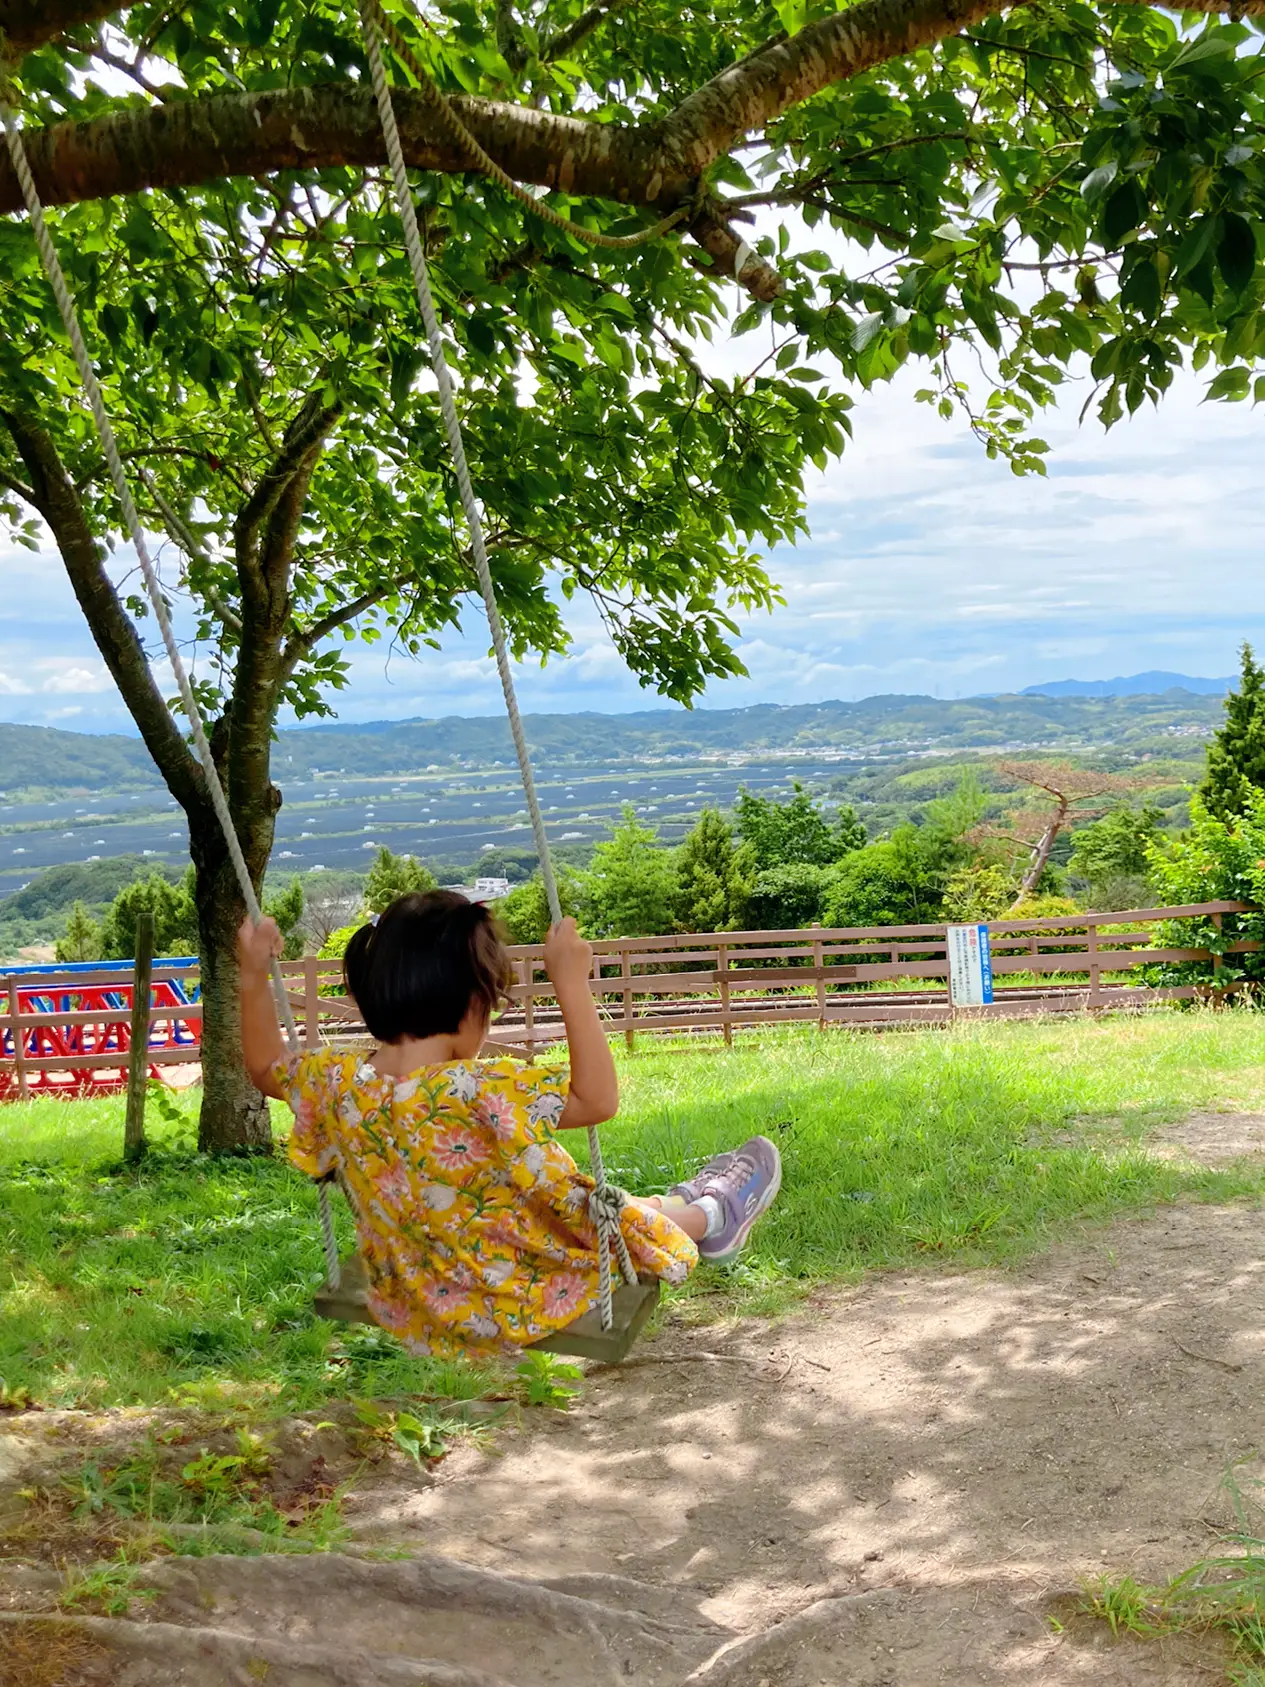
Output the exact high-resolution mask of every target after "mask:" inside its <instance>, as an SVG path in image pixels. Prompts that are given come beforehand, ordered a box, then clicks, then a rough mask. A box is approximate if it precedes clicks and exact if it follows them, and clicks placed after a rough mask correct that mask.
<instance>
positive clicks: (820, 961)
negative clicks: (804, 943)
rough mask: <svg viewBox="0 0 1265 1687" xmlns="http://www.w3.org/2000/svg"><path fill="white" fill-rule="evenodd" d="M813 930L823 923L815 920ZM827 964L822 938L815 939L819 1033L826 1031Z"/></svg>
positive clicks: (814, 953)
mask: <svg viewBox="0 0 1265 1687" xmlns="http://www.w3.org/2000/svg"><path fill="white" fill-rule="evenodd" d="M813 930H814V931H820V930H821V921H820V920H814V921H813ZM893 953H894V951H893ZM825 964H826V958H825V955H824V954H823V952H822V947H821V938H820V937H814V938H813V971H814V973H815V974H816V975H817V1029H818V1030H819V1031H824V1030H825V1029H826V981H825V979H824V978H823V977H822V975H821V974H822V968H823V967H824V966H825Z"/></svg>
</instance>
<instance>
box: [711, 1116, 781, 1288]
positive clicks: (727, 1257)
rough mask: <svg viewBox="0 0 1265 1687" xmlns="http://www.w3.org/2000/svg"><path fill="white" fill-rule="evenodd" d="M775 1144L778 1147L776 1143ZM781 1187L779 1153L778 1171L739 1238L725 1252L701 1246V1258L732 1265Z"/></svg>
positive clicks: (779, 1157) (744, 1223) (779, 1159)
mask: <svg viewBox="0 0 1265 1687" xmlns="http://www.w3.org/2000/svg"><path fill="white" fill-rule="evenodd" d="M765 1140H766V1141H767V1140H768V1138H767V1137H766V1138H765ZM773 1146H774V1147H775V1148H776V1144H774V1145H773ZM781 1187H782V1156H781V1155H780V1154H779V1155H778V1157H777V1172H776V1173H775V1175H774V1177H773V1180H772V1182H771V1183H770V1184H769V1187H768V1188H767V1189H766V1190H765V1192H764V1195H763V1198H762V1199H761V1201H760V1205H759V1206H758V1207H757V1208H756V1210H755V1211H754V1212H753V1213H752V1214H751V1217H750V1218H748V1219H746V1220H744V1222H743V1224H742V1226H741V1228H740V1229H739V1231H738V1238H737V1240H736V1241H735V1242H734V1243H733V1244H732V1245H731V1246H730V1247H728V1248H726V1249H725V1251H724V1253H723V1254H705V1253H704V1252H703V1250H702V1248H701V1247H700V1248H699V1250H698V1257H699V1259H701V1260H702V1261H703V1263H704V1264H705V1265H732V1264H733V1262H734V1261H735V1260H736V1259H737V1257H738V1255H739V1254H740V1253H741V1252H742V1250H743V1249H744V1248H745V1247H746V1245H747V1239H748V1237H749V1236H750V1235H751V1232H752V1230H754V1228H755V1227H756V1225H757V1224H758V1223H759V1222H760V1220H761V1219H762V1218H763V1217H764V1215H765V1213H767V1212H768V1210H769V1208H770V1207H771V1206H772V1205H773V1203H774V1201H776V1200H777V1196H778V1191H779V1190H780V1189H781Z"/></svg>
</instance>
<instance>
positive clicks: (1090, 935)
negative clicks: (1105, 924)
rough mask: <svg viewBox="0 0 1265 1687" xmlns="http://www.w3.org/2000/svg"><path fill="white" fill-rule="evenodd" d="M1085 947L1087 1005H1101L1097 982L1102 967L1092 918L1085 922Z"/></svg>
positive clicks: (1100, 976) (1096, 931) (1098, 981)
mask: <svg viewBox="0 0 1265 1687" xmlns="http://www.w3.org/2000/svg"><path fill="white" fill-rule="evenodd" d="M1085 948H1086V951H1087V953H1088V956H1089V1005H1090V1007H1091V1008H1096V1007H1101V1006H1102V992H1101V990H1100V988H1099V983H1100V980H1101V978H1102V968H1101V967H1100V966H1099V964H1098V927H1097V926H1096V925H1095V924H1094V922H1093V920H1092V919H1091V920H1087V921H1086V923H1085Z"/></svg>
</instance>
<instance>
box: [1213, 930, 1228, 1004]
mask: <svg viewBox="0 0 1265 1687" xmlns="http://www.w3.org/2000/svg"><path fill="white" fill-rule="evenodd" d="M1221 922H1222V916H1221V915H1220V914H1213V915H1212V923H1213V925H1214V926H1216V928H1217V930H1218V931H1221V929H1222V924H1221ZM1224 965H1225V956H1224V955H1214V956H1213V957H1212V1005H1213V1007H1220V1006H1221V1003H1222V1002H1223V1001H1224V1000H1225V992H1224V991H1223V990H1222V989H1221V988H1220V986H1219V985H1218V984H1217V974H1218V973H1219V972H1220V971H1221V968H1222V967H1223V966H1224Z"/></svg>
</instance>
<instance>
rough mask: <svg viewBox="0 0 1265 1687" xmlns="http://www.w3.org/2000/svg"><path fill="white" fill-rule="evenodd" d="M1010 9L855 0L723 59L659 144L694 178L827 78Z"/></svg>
mask: <svg viewBox="0 0 1265 1687" xmlns="http://www.w3.org/2000/svg"><path fill="white" fill-rule="evenodd" d="M1025 3H1027V0H1019V4H1025ZM1114 3H1115V4H1124V5H1135V4H1145V3H1146V0H1114ZM1015 9H1017V7H1016V6H1014V5H1007V3H1006V0H858V4H856V5H854V6H847V7H845V8H844V9H843V10H842V11H839V12H835V13H833V14H832V15H831V16H829V17H827V18H823V19H821V20H820V21H819V22H816V23H811V24H809V25H808V26H807V27H806V28H804V29H801V30H800V31H799V32H798V33H797V34H795V35H792V36H791V37H790V38H789V39H788V40H786V41H783V42H781V43H780V44H778V45H776V46H770V47H768V48H766V49H764V50H762V51H760V52H758V53H757V54H755V55H754V56H753V57H752V58H749V59H747V60H745V61H744V62H742V63H740V64H736V65H730V66H728V67H727V68H726V69H725V70H723V71H721V73H720V74H719V75H718V76H714V77H713V78H712V80H711V81H710V82H707V83H705V84H704V85H703V87H701V88H699V89H697V90H696V91H695V92H694V93H692V94H690V95H688V96H687V97H686V98H685V99H684V100H682V102H681V104H680V105H679V106H678V107H677V108H676V110H675V111H674V112H673V113H672V114H671V116H670V117H669V118H668V119H667V120H666V122H665V123H664V124H663V126H662V132H663V139H664V146H665V150H666V151H667V152H668V153H669V154H670V156H671V157H672V159H673V162H674V164H675V165H676V167H677V169H678V170H679V171H680V172H681V173H682V174H683V175H684V176H685V177H686V178H687V179H693V178H695V177H697V176H699V175H701V174H702V173H703V171H704V170H706V169H707V168H708V166H709V165H711V164H713V163H715V161H716V160H717V159H718V158H720V157H722V156H723V155H724V154H725V153H727V152H729V151H731V150H732V149H733V147H734V146H735V145H737V144H738V142H740V141H741V140H742V139H743V138H744V137H745V136H747V135H749V134H751V133H752V132H754V131H759V130H762V129H764V128H765V127H767V125H768V124H770V123H771V122H773V121H774V119H775V118H777V117H780V116H781V115H782V113H783V112H784V111H787V110H789V108H790V107H791V106H795V105H800V104H802V102H803V101H804V100H807V99H810V98H811V97H812V95H814V94H816V93H820V92H821V90H822V89H823V88H828V87H829V86H830V85H831V84H832V83H834V82H843V81H846V80H847V79H848V78H849V77H852V76H857V75H859V74H860V73H861V72H862V71H864V70H870V69H872V68H873V67H874V66H875V65H879V64H885V63H886V62H887V61H888V60H889V59H896V58H904V57H906V56H907V55H908V54H910V53H911V52H913V51H914V50H915V49H917V48H920V47H931V46H934V45H935V44H936V43H937V42H939V41H943V40H946V39H947V38H948V37H949V36H952V35H960V34H961V33H962V32H963V31H964V30H966V29H969V28H970V27H971V25H972V24H976V23H979V22H981V21H982V20H983V19H984V18H987V17H993V16H996V15H997V14H998V13H1000V12H1002V11H1005V10H1015ZM1193 9H1194V10H1197V11H1200V12H1205V13H1213V14H1219V13H1221V12H1228V11H1230V10H1232V9H1233V10H1235V11H1236V13H1237V14H1238V15H1241V16H1246V15H1251V16H1261V15H1262V14H1265V0H1243V3H1242V4H1241V5H1240V6H1237V7H1232V6H1231V4H1229V3H1228V0H1197V3H1196V5H1195V6H1194V8H1193Z"/></svg>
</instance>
